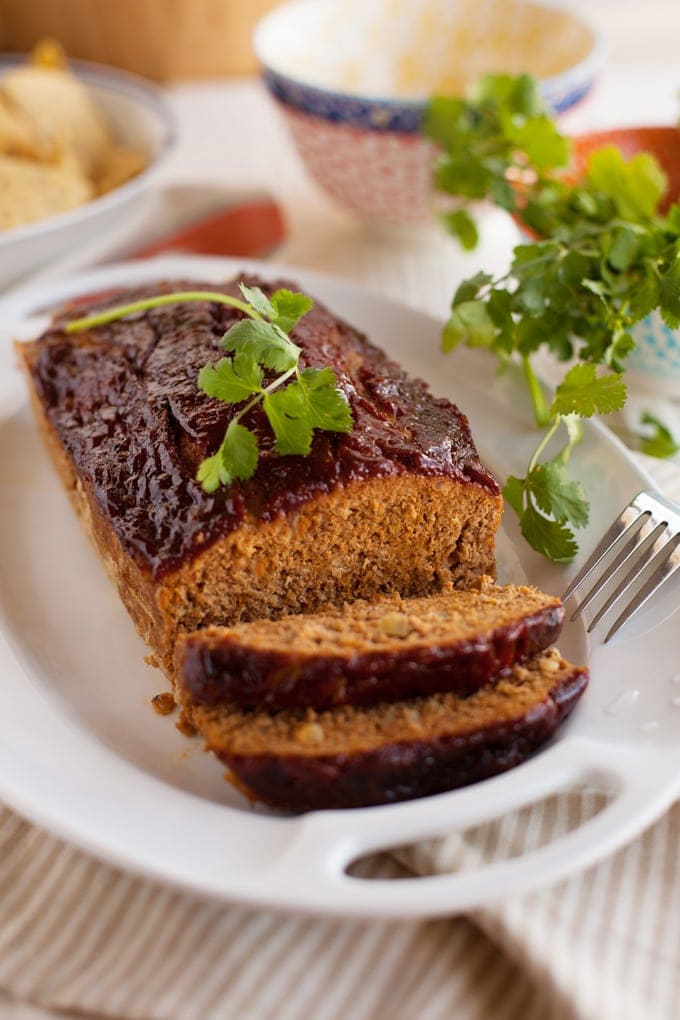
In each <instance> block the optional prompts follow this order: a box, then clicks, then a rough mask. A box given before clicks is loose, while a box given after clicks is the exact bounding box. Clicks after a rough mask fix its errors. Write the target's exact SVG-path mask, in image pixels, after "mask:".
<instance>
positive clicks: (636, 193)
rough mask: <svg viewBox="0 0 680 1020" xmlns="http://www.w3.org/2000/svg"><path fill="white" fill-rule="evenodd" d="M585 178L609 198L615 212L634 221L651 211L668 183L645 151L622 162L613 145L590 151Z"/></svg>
mask: <svg viewBox="0 0 680 1020" xmlns="http://www.w3.org/2000/svg"><path fill="white" fill-rule="evenodd" d="M586 179H587V181H588V183H589V184H590V185H591V187H593V188H595V189H596V190H597V191H601V192H603V193H604V194H605V195H607V196H609V198H611V199H612V201H613V202H614V205H615V207H616V210H617V212H618V214H619V216H621V217H623V219H630V220H633V221H634V222H635V221H637V220H640V219H642V220H644V219H649V218H651V217H652V216H653V215H654V214H655V212H656V210H657V207H658V205H659V202H660V201H661V199H662V198H663V196H664V194H665V191H666V188H667V186H668V178H667V177H666V175H665V173H664V172H663V170H662V169H661V167H660V166H659V164H658V163H657V161H656V160H655V159H654V157H653V156H650V155H649V153H647V152H640V153H638V154H637V155H636V156H633V157H632V159H630V160H628V162H626V160H625V159H624V158H623V156H622V155H621V153H620V152H619V150H618V149H616V148H615V147H614V146H613V145H607V146H604V147H603V148H601V149H596V150H595V152H593V154H592V155H591V156H590V159H589V160H588V167H587V175H586Z"/></svg>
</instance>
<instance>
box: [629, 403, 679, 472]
mask: <svg viewBox="0 0 680 1020" xmlns="http://www.w3.org/2000/svg"><path fill="white" fill-rule="evenodd" d="M640 424H641V425H643V426H644V425H646V426H648V428H646V429H644V431H642V432H638V433H636V434H637V436H638V438H639V440H640V449H641V451H642V452H643V453H646V454H647V456H648V457H659V458H660V459H662V460H663V459H664V458H666V457H674V456H675V454H676V453H680V444H679V443H677V442H676V440H675V438H674V436H673V433H672V432H671V430H670V429H669V428H668V426H666V425H664V423H663V422H662V421H659V419H658V418H657V417H655V416H654V415H653V414H652V413H651V412H650V411H643V413H642V415H641V416H640Z"/></svg>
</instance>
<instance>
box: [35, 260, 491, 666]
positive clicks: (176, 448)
mask: <svg viewBox="0 0 680 1020" xmlns="http://www.w3.org/2000/svg"><path fill="white" fill-rule="evenodd" d="M241 279H243V280H244V281H245V282H247V283H249V284H251V285H253V284H259V283H261V281H258V280H254V279H252V278H245V277H242V278H241ZM281 285H282V284H281V283H277V284H275V285H272V286H267V285H265V284H262V286H263V288H264V289H265V290H267V291H269V292H271V291H272V290H274V289H276V287H278V286H281ZM284 285H287V286H291V285H290V284H284ZM202 286H203V285H202V284H200V283H196V282H195V281H192V282H191V283H190V284H189V283H187V281H173V282H171V283H170V282H169V283H166V284H164V285H162V286H160V287H159V286H157V285H156V286H153V287H149V288H146V289H144V290H136V291H134V292H129V291H128V292H126V293H120V292H119V293H117V294H115V295H113V296H110V297H109V298H108V299H106V300H98V301H93V302H92V303H90V304H83V303H80V304H79V306H78V308H77V310H73V311H71V312H69V311H66V312H65V313H64V314H62V315H60V316H59V317H58V318H57V319H56V320H55V321H54V323H53V325H52V326H51V327H50V328H49V329H48V330H47V332H46V333H45V334H44V335H43V336H42V337H41V338H40V339H39V340H37V341H35V342H33V343H29V344H22V345H19V349H20V352H21V356H22V358H23V360H24V363H25V366H26V369H27V373H28V378H29V380H30V384H31V390H32V396H33V402H34V406H35V410H36V414H37V416H38V418H39V420H40V422H41V424H42V427H43V431H44V435H45V438H46V441H47V445H48V447H49V449H50V451H51V453H52V456H53V458H54V460H55V462H56V464H57V467H58V469H59V471H60V474H61V476H62V478H63V480H64V483H65V485H66V487H67V489H68V491H69V494H70V496H71V499H72V501H73V503H74V505H75V508H76V510H77V512H78V514H79V515H80V517H81V519H82V521H83V522H84V524H85V526H86V527H87V529H88V530H89V531H90V532H91V534H92V536H93V538H94V541H95V544H96V546H97V548H98V549H99V552H100V553H101V555H102V557H103V559H104V561H105V563H106V565H107V567H108V570H109V572H110V573H111V575H112V576H113V578H114V580H115V581H116V583H117V585H118V589H119V591H120V594H121V597H122V599H123V601H124V602H125V604H126V606H127V608H128V610H129V611H130V613H131V615H132V617H133V619H134V621H135V623H136V625H137V627H138V629H139V631H140V633H141V635H142V637H143V638H144V639H145V640H146V641H147V642H148V643H149V644H150V645H151V646H152V648H154V649H155V650H156V652H157V653H158V656H159V659H160V662H161V664H162V665H163V667H164V668H165V670H166V672H168V674H169V675H170V674H171V673H172V669H173V654H174V645H175V639H176V637H177V635H178V633H182V632H184V631H194V630H197V629H199V628H201V627H205V626H208V625H211V624H234V623H237V622H239V621H247V620H256V619H260V618H264V617H266V618H273V617H280V616H283V615H286V614H289V613H299V612H310V611H314V610H316V609H318V608H319V607H321V606H323V605H327V604H335V605H340V604H342V603H344V602H348V601H351V600H353V599H356V598H364V599H372V598H374V597H375V596H378V595H382V594H385V593H390V592H399V593H401V594H402V595H421V594H426V593H430V592H437V591H440V590H445V589H448V588H450V587H452V586H453V587H471V586H474V585H475V584H476V583H477V581H478V579H479V578H480V577H481V576H482V575H483V574H489V573H492V572H493V570H494V535H495V532H496V529H497V527H498V523H499V519H500V514H501V506H502V501H501V497H500V493H499V489H498V486H497V484H496V482H495V481H494V479H493V478H492V477H491V475H490V474H489V472H488V471H487V470H486V469H485V468H484V467H483V466H482V464H481V463H480V461H479V458H478V456H477V452H476V450H475V447H474V444H473V441H472V437H471V435H470V430H469V427H468V422H467V419H466V418H465V416H464V415H463V414H462V413H461V412H460V411H459V410H458V409H457V408H456V407H455V406H454V405H453V404H451V403H450V402H449V401H447V400H443V399H435V398H434V397H433V396H432V395H431V394H430V392H429V391H428V388H427V386H426V385H425V384H424V383H423V382H421V381H419V380H417V379H413V378H411V377H409V376H408V375H407V374H406V373H404V372H403V371H402V370H401V369H400V368H399V367H398V366H397V365H396V364H395V363H394V362H392V361H390V360H389V359H388V358H387V357H386V356H385V355H384V354H383V353H382V352H381V351H380V350H379V349H378V348H376V347H374V346H373V345H372V344H371V343H369V341H368V340H367V339H366V338H365V337H364V336H362V335H361V334H360V333H359V332H357V331H356V330H355V329H353V328H352V327H351V326H349V325H347V324H346V323H345V322H343V321H341V320H340V319H338V318H336V316H335V315H333V314H332V313H331V312H329V311H328V310H327V309H325V308H324V307H322V306H321V305H318V304H317V305H316V306H315V307H314V309H313V310H312V311H311V312H310V313H309V314H308V315H307V316H305V318H304V319H302V320H301V321H300V323H299V324H298V326H297V327H296V328H295V329H294V331H293V334H292V337H293V339H294V341H295V343H296V344H298V345H299V346H300V347H301V349H302V352H303V353H302V360H301V364H304V365H309V366H312V367H317V366H322V365H327V364H330V365H332V367H333V368H334V369H335V372H336V375H337V378H338V381H339V385H340V386H341V388H342V390H343V392H344V394H345V395H346V397H347V400H348V401H349V404H350V406H351V410H352V414H353V417H354V423H355V424H354V430H353V431H352V432H351V433H347V434H338V433H331V432H319V433H316V434H315V436H314V440H313V444H312V450H311V453H310V455H309V456H307V457H302V456H285V457H283V456H279V455H276V454H275V453H274V452H273V450H272V444H273V441H272V437H271V433H270V431H269V429H268V427H267V426H266V424H265V422H264V419H263V418H262V416H261V411H260V410H259V409H257V408H255V409H254V410H253V411H252V412H250V414H249V416H247V417H246V418H244V424H246V425H247V426H248V427H249V428H251V429H253V430H255V431H256V432H257V433H258V436H259V441H260V450H261V456H260V461H259V465H258V469H257V472H256V473H255V475H254V476H253V477H252V478H251V479H249V480H248V481H245V482H242V481H237V482H234V483H233V484H232V485H230V486H229V487H227V488H222V489H220V490H218V491H217V492H215V493H213V494H208V493H207V492H205V491H204V490H203V489H202V488H201V486H200V485H199V484H198V483H197V482H196V480H195V475H196V469H197V466H198V464H199V463H200V462H201V460H202V459H203V458H204V457H206V456H207V455H209V454H211V453H213V452H214V451H215V449H216V448H217V446H218V445H219V442H220V440H221V437H222V436H223V434H224V430H225V427H226V425H227V423H228V421H229V419H230V417H231V416H232V415H233V413H234V412H233V409H232V408H230V407H228V406H227V405H225V404H223V403H221V402H219V401H216V400H213V399H211V398H209V397H207V396H205V395H204V394H203V393H202V392H200V391H199V390H198V388H197V375H198V372H199V369H200V368H201V367H202V366H203V365H204V364H206V363H207V362H210V361H214V360H217V359H218V358H219V357H221V356H222V355H223V351H222V350H221V348H220V347H219V341H220V339H221V338H222V336H223V334H224V332H225V330H226V329H227V328H228V327H229V326H230V325H231V323H232V322H233V321H234V319H235V318H236V317H238V316H239V314H240V313H238V312H235V311H233V310H232V309H230V308H227V307H225V306H223V305H221V304H218V303H208V302H205V303H192V304H189V303H186V304H178V305H171V306H167V307H163V308H157V309H154V310H153V311H148V312H145V313H143V314H138V315H137V316H136V317H135V318H134V319H131V320H126V321H116V322H113V323H111V324H109V325H106V326H101V327H98V328H96V329H91V330H89V331H86V332H82V333H76V334H73V335H67V334H66V333H65V331H64V325H65V323H66V321H68V319H69V318H74V317H76V316H77V315H78V316H79V315H83V314H86V313H90V312H92V311H94V310H97V309H101V308H103V307H106V306H107V305H114V304H120V303H121V302H125V301H129V300H134V299H136V298H139V297H142V296H148V295H150V294H153V293H159V292H162V291H175V290H180V289H189V288H190V289H192V290H195V289H196V288H201V287H202ZM210 288H211V289H213V290H214V289H215V288H214V285H212V284H211V285H210ZM217 289H218V290H223V291H224V292H225V293H231V294H234V295H236V294H238V288H237V281H234V282H232V283H229V284H226V285H225V286H224V287H223V288H217ZM376 339H377V340H379V339H380V338H379V337H377V338H376Z"/></svg>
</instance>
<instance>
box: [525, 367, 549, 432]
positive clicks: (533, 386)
mask: <svg viewBox="0 0 680 1020" xmlns="http://www.w3.org/2000/svg"><path fill="white" fill-rule="evenodd" d="M522 369H523V370H524V378H525V380H526V384H527V386H528V388H529V394H530V396H531V403H532V405H533V409H534V418H535V420H536V427H537V428H539V429H543V428H545V427H546V425H547V424H548V423H549V421H550V412H549V409H548V404H547V401H546V399H545V393H544V392H543V387H542V386H541V384H540V382H539V381H538V379H537V378H536V373H535V372H534V370H533V367H532V365H531V361H530V360H529V355H528V354H523V355H522Z"/></svg>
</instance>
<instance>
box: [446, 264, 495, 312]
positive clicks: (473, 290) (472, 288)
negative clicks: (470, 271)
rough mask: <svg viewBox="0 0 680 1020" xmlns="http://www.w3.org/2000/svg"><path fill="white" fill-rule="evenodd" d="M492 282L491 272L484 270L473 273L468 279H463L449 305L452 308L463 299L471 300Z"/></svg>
mask: <svg viewBox="0 0 680 1020" xmlns="http://www.w3.org/2000/svg"><path fill="white" fill-rule="evenodd" d="M492 282H493V276H492V275H491V273H484V272H479V273H475V275H474V276H471V277H469V279H467V280H463V282H462V283H461V284H460V285H459V287H458V290H457V291H456V293H455V295H454V298H453V301H452V302H451V307H452V308H453V307H455V306H456V305H460V304H462V303H463V301H473V300H474V299H475V298H476V297H477V296H478V294H479V292H480V290H482V289H483V288H484V287H486V286H488V284H490V283H492Z"/></svg>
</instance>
